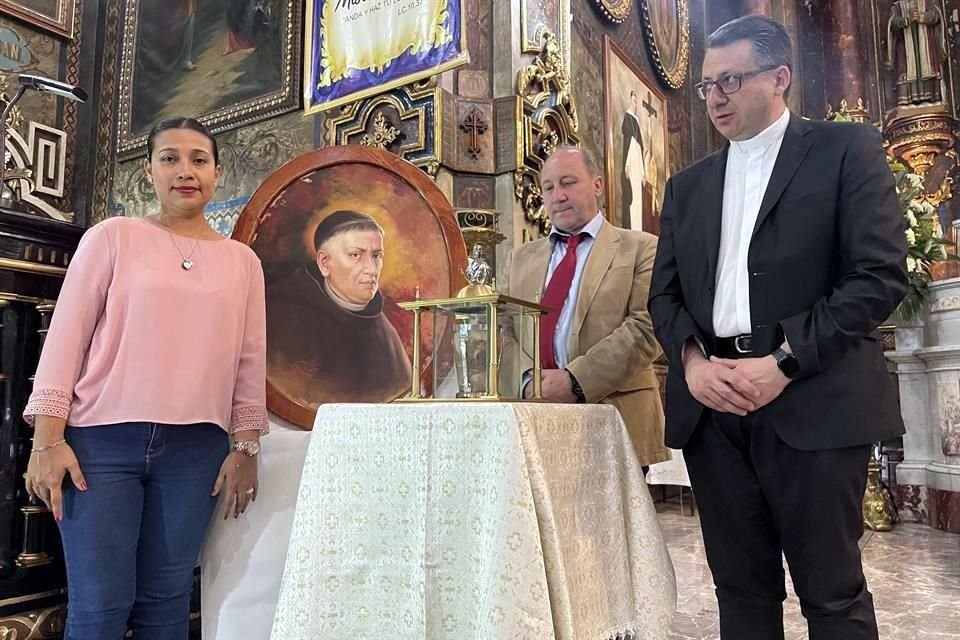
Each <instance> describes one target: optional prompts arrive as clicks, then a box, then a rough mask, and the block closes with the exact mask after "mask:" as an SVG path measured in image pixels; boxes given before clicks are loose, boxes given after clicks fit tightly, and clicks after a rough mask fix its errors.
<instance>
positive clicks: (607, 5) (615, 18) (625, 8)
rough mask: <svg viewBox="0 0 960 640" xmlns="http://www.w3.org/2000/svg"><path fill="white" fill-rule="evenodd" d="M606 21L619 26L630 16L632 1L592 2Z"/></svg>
mask: <svg viewBox="0 0 960 640" xmlns="http://www.w3.org/2000/svg"><path fill="white" fill-rule="evenodd" d="M593 1H594V3H595V4H596V5H597V8H598V9H600V12H601V13H602V14H603V17H605V18H606V19H607V20H609V21H610V22H612V23H614V24H620V23H621V22H623V21H624V20H626V19H627V17H628V16H629V15H630V9H632V8H633V0H593Z"/></svg>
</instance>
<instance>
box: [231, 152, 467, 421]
mask: <svg viewBox="0 0 960 640" xmlns="http://www.w3.org/2000/svg"><path fill="white" fill-rule="evenodd" d="M233 238H234V239H235V240H238V241H240V242H243V243H245V244H247V245H249V246H250V247H251V248H252V249H253V250H254V251H255V252H256V253H257V255H258V256H259V257H260V261H261V264H262V265H263V272H264V279H265V283H266V300H267V407H268V408H269V409H270V411H272V412H274V413H276V414H277V415H279V416H280V417H281V418H284V419H285V420H288V421H289V422H292V423H293V424H296V425H298V426H300V427H303V428H305V429H310V428H312V426H313V419H314V416H315V415H316V411H317V407H319V406H320V405H321V404H324V403H329V402H372V403H379V402H390V401H391V400H394V399H396V398H398V397H400V396H402V395H405V394H407V393H408V392H409V391H410V383H411V378H412V376H411V364H410V363H411V362H413V361H414V358H413V344H414V341H413V314H411V313H410V312H408V311H404V310H402V309H401V308H400V307H399V306H398V303H399V302H405V301H411V300H415V299H417V297H420V298H421V299H434V298H450V297H453V296H454V295H455V294H456V292H457V291H459V290H460V288H461V287H462V286H464V284H465V280H464V277H463V272H464V269H465V268H466V264H467V255H466V248H465V246H464V241H463V235H462V234H461V232H460V227H459V225H458V224H457V219H456V216H455V215H454V212H453V206H452V205H451V204H450V202H449V201H448V200H447V198H446V196H445V195H444V194H443V192H442V191H441V190H440V188H439V187H438V186H437V185H436V183H434V182H433V180H431V179H430V178H429V177H428V176H427V175H426V174H425V173H424V172H423V171H422V170H420V169H418V168H417V167H415V166H414V165H412V164H410V163H409V162H407V161H406V160H403V159H401V158H399V157H398V156H396V155H394V154H392V153H389V152H387V151H384V150H382V149H378V148H372V147H365V146H360V145H343V146H335V147H325V148H323V149H318V150H316V151H311V152H309V153H306V154H304V155H302V156H300V157H299V158H296V159H294V160H291V161H290V162H288V163H287V164H285V165H283V166H282V167H280V168H279V169H278V170H277V171H276V172H274V173H273V174H272V175H270V176H269V177H268V178H267V179H266V180H265V181H264V182H263V184H262V185H261V186H260V188H259V189H257V191H256V192H255V193H254V194H253V197H252V198H251V199H250V202H249V203H247V205H246V207H244V210H243V213H242V214H241V215H240V219H239V221H238V222H237V225H236V227H235V228H234V232H233ZM448 330H449V328H448V327H443V326H441V327H439V328H438V329H437V330H436V331H437V332H438V334H439V335H441V336H444V335H446V331H448ZM433 331H434V330H433V328H432V327H429V328H423V329H422V331H421V335H420V338H421V341H420V344H421V346H422V349H423V353H433V348H432V347H433V340H434V338H435V336H434V333H433ZM433 366H438V367H441V369H440V371H444V370H446V371H447V372H449V368H450V367H451V366H452V363H435V362H433V361H432V360H429V359H427V360H422V366H421V379H422V380H427V381H429V380H431V379H432V375H431V374H432V372H433V369H432V367H433Z"/></svg>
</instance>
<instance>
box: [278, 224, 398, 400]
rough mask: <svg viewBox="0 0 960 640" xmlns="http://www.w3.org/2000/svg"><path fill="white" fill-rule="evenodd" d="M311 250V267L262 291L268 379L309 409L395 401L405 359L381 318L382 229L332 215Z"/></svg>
mask: <svg viewBox="0 0 960 640" xmlns="http://www.w3.org/2000/svg"><path fill="white" fill-rule="evenodd" d="M314 246H315V247H316V251H317V253H316V260H315V261H313V262H309V263H307V264H305V265H303V266H302V267H300V268H299V269H297V270H296V271H294V272H293V273H292V274H291V275H290V276H288V277H287V278H285V279H284V280H282V281H280V282H278V283H276V284H274V285H271V286H270V287H269V288H268V291H267V346H268V349H267V352H268V353H267V374H268V376H269V377H270V378H271V381H272V382H273V384H274V385H276V386H278V387H279V388H281V389H283V390H284V391H285V392H287V393H289V394H291V395H293V396H294V397H297V398H298V399H299V400H301V401H303V402H304V403H305V404H308V405H310V406H312V407H316V406H317V405H319V404H321V403H324V402H386V401H389V400H392V399H394V398H396V397H398V396H399V395H401V394H402V393H403V392H404V391H407V390H408V389H409V388H410V360H409V358H408V357H407V353H406V351H405V350H404V348H403V343H402V342H401V340H400V336H399V335H398V334H397V330H396V329H395V328H394V327H393V325H392V324H390V320H389V319H388V318H387V317H386V316H385V315H384V313H383V304H384V300H383V295H382V294H381V292H380V290H379V283H380V272H381V270H382V269H383V229H381V227H380V225H378V224H377V223H376V221H374V219H373V218H371V217H370V216H368V215H366V214H363V213H359V212H356V211H337V212H335V213H332V214H330V215H329V216H327V217H326V218H324V219H323V221H322V222H321V223H320V225H319V226H318V227H317V230H316V232H315V234H314Z"/></svg>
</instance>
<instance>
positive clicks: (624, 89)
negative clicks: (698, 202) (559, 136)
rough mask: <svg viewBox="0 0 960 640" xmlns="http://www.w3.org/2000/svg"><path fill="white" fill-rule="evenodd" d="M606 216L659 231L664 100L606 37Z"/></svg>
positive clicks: (664, 178) (664, 180)
mask: <svg viewBox="0 0 960 640" xmlns="http://www.w3.org/2000/svg"><path fill="white" fill-rule="evenodd" d="M603 84H604V105H603V113H604V116H603V117H604V130H605V132H606V134H605V135H606V141H605V147H606V159H605V160H606V162H605V174H606V190H607V194H606V195H607V217H608V218H609V219H610V220H611V221H613V222H617V221H619V223H620V225H621V226H622V227H624V228H626V229H640V230H642V231H647V232H649V233H653V234H659V233H660V207H661V205H662V203H663V189H664V187H665V185H666V183H667V175H668V173H667V172H668V167H669V165H668V164H667V160H668V158H667V150H668V148H669V145H668V144H667V100H666V97H665V96H664V94H663V93H662V92H661V91H660V89H659V88H658V87H657V85H656V83H654V82H653V81H652V80H650V79H648V78H647V77H645V76H644V75H643V72H642V71H640V69H639V68H638V67H637V66H636V65H635V64H634V63H633V61H632V60H630V57H629V56H627V54H626V53H624V52H623V50H622V49H620V47H618V46H617V44H616V43H615V42H614V41H613V40H612V39H610V37H609V36H606V35H605V36H604V38H603Z"/></svg>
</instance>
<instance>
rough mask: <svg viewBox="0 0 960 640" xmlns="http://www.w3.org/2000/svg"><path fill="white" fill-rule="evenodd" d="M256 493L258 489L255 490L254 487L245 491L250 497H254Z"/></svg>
mask: <svg viewBox="0 0 960 640" xmlns="http://www.w3.org/2000/svg"><path fill="white" fill-rule="evenodd" d="M254 491H256V489H254V488H253V487H250V488H249V489H247V490H246V491H244V493H245V494H247V495H248V496H252V495H253V492H254Z"/></svg>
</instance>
